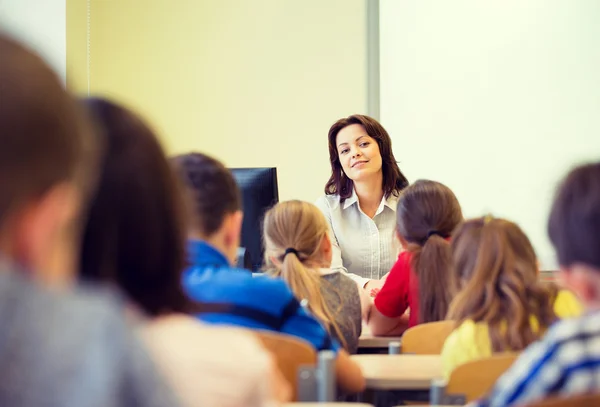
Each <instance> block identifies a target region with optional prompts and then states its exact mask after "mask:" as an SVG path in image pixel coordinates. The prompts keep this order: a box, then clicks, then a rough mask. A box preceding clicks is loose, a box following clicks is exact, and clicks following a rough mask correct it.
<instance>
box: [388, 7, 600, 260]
mask: <svg viewBox="0 0 600 407" xmlns="http://www.w3.org/2000/svg"><path fill="white" fill-rule="evenodd" d="M379 17H380V20H379V21H380V27H379V28H380V77H381V85H380V86H381V89H380V105H381V121H382V124H383V125H384V127H385V128H386V129H387V130H388V131H389V133H390V135H391V137H392V140H393V147H394V153H395V155H396V158H397V159H398V160H399V161H400V168H401V169H402V171H403V172H404V173H405V174H406V176H407V177H408V178H409V180H410V181H414V180H416V179H419V178H428V179H433V180H438V181H440V182H443V183H445V184H446V185H448V186H449V187H450V188H452V189H453V190H454V192H455V193H456V194H457V196H458V198H459V200H460V202H461V204H462V207H463V211H464V213H465V216H466V217H475V216H480V215H483V214H487V213H492V214H493V215H494V216H498V217H505V218H508V219H510V220H513V221H515V222H517V223H518V224H519V225H520V226H521V227H522V228H523V229H524V230H525V232H526V233H527V234H528V236H529V238H530V239H531V240H532V242H533V244H534V246H535V248H536V251H537V254H538V257H539V258H540V261H541V264H542V267H543V268H546V269H551V268H555V267H556V260H555V257H554V253H553V250H552V247H551V245H550V242H549V240H548V238H547V234H546V222H547V217H548V213H549V209H550V205H551V202H552V198H553V195H554V190H555V187H556V185H557V182H558V181H559V180H560V179H561V178H562V176H564V175H565V173H566V171H568V170H569V169H570V168H571V167H572V166H574V165H576V164H579V163H582V162H586V161H590V160H599V159H600V23H599V21H600V1H596V0H577V1H574V0H554V1H550V0H526V1H524V0H497V1H482V0H452V1H444V0H437V1H435V0H419V1H410V0H381V1H380V16H379Z"/></svg>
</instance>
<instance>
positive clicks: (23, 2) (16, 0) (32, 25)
mask: <svg viewBox="0 0 600 407" xmlns="http://www.w3.org/2000/svg"><path fill="white" fill-rule="evenodd" d="M66 27H67V6H66V0H0V30H1V31H3V32H6V33H8V34H10V35H11V36H13V37H15V38H16V39H18V40H19V41H21V42H23V43H24V44H26V45H27V46H29V47H30V48H32V49H33V50H34V51H36V52H37V53H38V54H40V55H41V56H42V58H44V59H45V60H46V62H47V63H48V64H50V66H51V67H52V68H54V70H55V71H56V72H57V74H58V75H59V76H60V78H61V79H62V80H63V82H66V76H67V28H66Z"/></svg>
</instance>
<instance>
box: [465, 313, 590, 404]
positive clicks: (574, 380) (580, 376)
mask: <svg viewBox="0 0 600 407" xmlns="http://www.w3.org/2000/svg"><path fill="white" fill-rule="evenodd" d="M598 390H600V311H596V312H594V313H590V314H587V315H585V316H583V317H580V318H575V319H567V320H562V321H559V322H557V323H555V324H554V325H553V326H552V327H551V328H550V329H549V330H548V332H547V334H546V335H545V336H544V337H543V338H542V339H541V340H540V341H538V342H536V343H534V344H532V345H530V346H529V347H528V348H527V349H525V351H523V354H522V355H521V356H520V357H519V358H518V359H517V360H516V361H515V363H514V364H513V366H512V367H511V368H510V369H509V370H508V371H507V372H506V373H505V374H504V375H503V376H502V377H501V378H500V379H499V380H498V382H497V383H496V385H495V386H494V388H493V389H492V391H491V393H490V394H489V396H488V397H487V398H484V399H482V400H479V401H477V402H475V403H472V404H471V405H472V406H481V407H484V406H485V407H488V406H489V407H494V406H512V405H520V404H523V403H528V402H532V401H535V400H539V399H542V398H544V397H546V396H549V395H561V396H568V395H576V394H582V393H587V392H593V391H596V392H597V391H598Z"/></svg>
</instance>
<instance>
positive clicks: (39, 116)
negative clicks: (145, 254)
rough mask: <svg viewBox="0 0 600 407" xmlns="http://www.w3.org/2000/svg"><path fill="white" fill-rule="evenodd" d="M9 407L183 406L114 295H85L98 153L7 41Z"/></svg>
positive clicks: (0, 190) (3, 233)
mask: <svg viewBox="0 0 600 407" xmlns="http://www.w3.org/2000/svg"><path fill="white" fill-rule="evenodd" d="M0 61H2V62H1V63H0V325H1V326H2V335H1V336H0V349H2V352H1V353H0V377H1V378H2V385H1V386H0V405H2V406H19V407H34V406H46V407H76V406H77V407H78V406H89V407H106V406H110V407H126V406H133V405H135V406H156V407H159V406H165V407H166V406H176V405H177V401H176V400H175V398H174V396H173V394H172V392H171V391H170V389H169V388H168V387H167V386H166V385H165V383H163V381H162V380H161V378H160V376H159V374H158V372H157V370H156V368H155V367H154V365H153V364H152V363H151V360H150V358H149V357H148V355H147V354H146V352H145V350H144V348H143V347H142V345H141V343H140V341H139V340H138V339H137V338H136V337H135V336H134V335H133V332H132V331H131V329H130V328H129V326H128V325H127V324H126V321H125V319H124V318H123V317H122V315H121V314H120V312H118V307H117V303H116V302H115V299H114V297H113V296H112V295H109V294H103V293H99V292H96V291H95V290H93V289H92V288H90V289H88V290H82V289H81V290H80V289H77V288H75V287H73V282H74V280H75V276H76V268H77V261H76V259H77V250H78V248H79V238H80V236H79V232H80V226H81V219H82V218H83V214H84V213H85V211H86V206H87V200H88V196H89V194H90V192H91V189H92V188H91V186H92V185H93V183H94V182H93V179H94V162H95V161H96V160H97V155H98V148H97V146H96V145H95V144H94V136H93V131H92V128H91V126H90V125H89V122H88V120H87V119H86V118H85V117H84V115H83V114H82V112H81V111H80V109H79V107H78V106H77V103H76V102H75V101H74V100H73V99H72V98H71V96H70V95H69V94H68V93H66V92H65V90H64V88H63V85H62V83H61V81H60V80H59V79H58V78H57V77H56V76H55V74H54V73H52V71H51V70H50V68H49V67H48V66H46V64H44V63H43V62H42V60H41V59H40V58H39V57H37V56H35V55H33V54H32V53H31V52H30V51H28V50H26V49H24V48H23V47H22V46H20V45H18V44H17V43H15V42H13V41H12V40H9V39H7V38H6V37H3V36H1V35H0Z"/></svg>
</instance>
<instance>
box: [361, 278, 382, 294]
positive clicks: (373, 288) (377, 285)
mask: <svg viewBox="0 0 600 407" xmlns="http://www.w3.org/2000/svg"><path fill="white" fill-rule="evenodd" d="M384 283H385V281H384V280H369V282H368V283H367V284H365V288H364V289H365V291H366V292H367V293H369V295H370V296H371V297H375V296H376V295H377V293H378V292H379V290H381V287H383V284H384Z"/></svg>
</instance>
